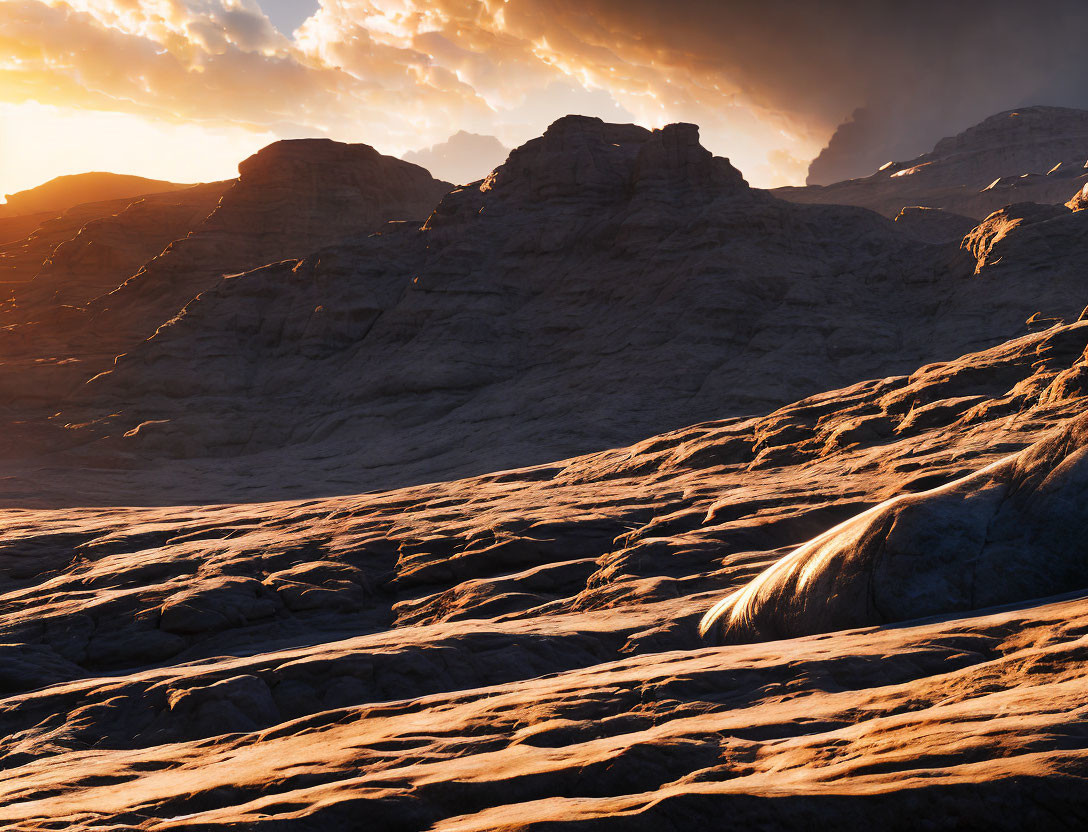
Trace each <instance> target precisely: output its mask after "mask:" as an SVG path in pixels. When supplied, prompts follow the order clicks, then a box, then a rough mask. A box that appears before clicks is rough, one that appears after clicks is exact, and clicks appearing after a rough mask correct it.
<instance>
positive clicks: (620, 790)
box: [0, 118, 1088, 832]
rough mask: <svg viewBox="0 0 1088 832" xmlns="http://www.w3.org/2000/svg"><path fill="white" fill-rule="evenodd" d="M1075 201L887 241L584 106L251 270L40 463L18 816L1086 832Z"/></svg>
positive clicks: (11, 765) (1081, 368) (6, 668)
mask: <svg viewBox="0 0 1088 832" xmlns="http://www.w3.org/2000/svg"><path fill="white" fill-rule="evenodd" d="M293 149H294V148H291V147H289V148H286V151H287V152H288V155H289V154H290V151H291V150H293ZM316 149H317V150H318V151H323V150H328V148H327V147H326V146H324V145H320V146H317V147H316ZM283 150H284V149H283V148H280V149H279V150H278V151H276V152H282V151H283ZM303 156H305V154H303ZM265 158H266V159H267V158H269V156H266V157H265ZM257 168H258V169H259V168H260V165H259V164H258V165H257ZM271 169H272V170H281V169H282V168H280V167H278V166H271ZM245 176H246V174H245V173H243V178H245ZM299 178H300V179H301V180H302V181H303V184H304V183H305V180H306V177H305V176H302V177H299ZM296 184H297V183H296ZM1074 190H1075V189H1073V188H1071V189H1070V191H1069V193H1068V194H1067V195H1066V196H1065V197H1064V199H1063V200H1061V201H1062V202H1065V201H1067V200H1068V204H1065V205H1062V204H1045V205H1040V204H1027V203H1015V204H1011V205H1007V206H1004V207H1001V208H1000V209H999V210H997V211H996V212H993V213H991V214H990V215H988V216H987V217H986V218H985V219H984V220H983V221H982V222H972V224H971V226H970V227H966V226H964V225H963V218H956V217H954V216H949V215H948V214H947V212H938V213H932V212H928V211H910V210H908V211H904V212H902V214H901V215H899V216H898V217H897V219H896V220H895V221H894V222H892V221H891V220H889V219H886V218H881V217H879V216H877V215H876V214H873V213H872V212H870V211H867V210H865V209H862V208H856V207H840V206H823V205H794V204H789V203H786V202H783V201H781V200H778V199H775V198H773V197H772V196H771V195H768V194H767V193H765V192H760V191H755V190H753V189H750V188H749V187H748V186H747V185H746V183H745V182H744V180H743V177H742V176H741V174H740V173H739V172H738V171H736V170H735V169H734V168H733V167H732V166H731V165H730V164H729V163H728V161H726V160H724V159H717V158H714V157H713V156H712V155H711V154H709V153H708V152H706V151H705V150H704V149H703V148H701V147H700V146H699V144H698V139H697V132H696V128H694V127H693V126H691V125H672V126H670V127H667V128H664V129H662V130H659V131H652V132H651V131H646V130H642V129H641V128H636V127H632V126H630V125H608V124H604V123H603V122H600V121H599V120H594V119H582V118H569V119H563V120H561V121H560V122H557V123H556V124H555V125H553V127H552V128H551V129H550V130H549V131H548V132H547V133H546V134H545V135H544V136H542V137H541V138H539V139H536V140H534V141H532V142H529V143H528V144H526V145H525V146H523V147H522V148H519V149H517V150H515V151H514V152H512V153H511V155H510V157H509V159H508V161H507V163H506V164H504V165H503V166H500V167H499V168H498V169H496V171H494V173H493V174H492V175H491V176H489V177H487V178H486V179H485V180H484V181H483V182H481V183H478V184H476V185H474V186H472V187H466V188H461V189H456V190H454V191H452V192H450V193H448V194H447V195H446V196H445V197H443V198H442V199H441V201H440V202H439V203H438V205H437V207H436V208H434V210H433V211H432V212H431V214H430V216H429V217H428V218H427V219H426V222H425V223H423V224H422V225H419V224H418V223H405V222H401V223H392V224H386V225H383V226H382V227H381V228H380V229H379V230H378V231H377V232H375V233H373V234H371V235H369V236H362V235H359V236H356V237H354V238H353V239H351V240H350V241H348V242H344V241H342V240H341V241H336V242H333V243H332V244H331V245H328V246H327V247H324V248H321V249H320V250H319V251H317V252H315V253H313V254H310V255H307V256H305V257H303V258H302V259H289V260H287V261H285V262H279V263H274V264H272V265H267V266H264V267H262V268H259V269H256V270H253V271H249V272H244V273H241V274H237V275H232V276H229V277H220V276H217V277H216V279H215V283H214V286H213V287H212V288H210V289H208V290H205V291H203V292H202V293H201V294H200V295H198V296H197V297H196V298H195V299H193V300H192V301H190V302H188V303H186V304H185V306H184V310H183V311H182V312H181V313H180V314H177V315H174V314H173V312H171V313H170V314H171V318H170V320H169V321H168V322H166V323H164V324H163V325H161V326H159V328H158V330H157V331H156V332H155V334H154V336H153V337H151V338H150V339H149V340H147V341H146V342H143V343H142V344H140V345H139V346H137V347H136V348H135V349H131V350H130V352H129V353H128V355H126V356H124V357H122V358H121V359H120V360H119V361H118V362H117V363H116V365H115V368H114V369H113V370H112V371H111V372H109V373H107V374H105V375H102V376H100V377H98V378H96V379H95V380H94V381H93V382H92V383H90V384H86V385H82V386H81V388H80V392H79V394H78V395H76V396H73V397H72V398H70V399H69V400H68V401H67V402H66V403H65V404H64V405H63V408H62V413H61V415H60V416H59V417H58V418H56V419H54V420H52V421H51V422H48V423H34V424H33V425H31V426H29V427H28V426H27V425H23V426H22V427H20V429H24V428H25V429H26V430H31V429H33V430H40V431H45V433H44V434H43V436H40V437H38V438H37V439H36V440H34V441H31V440H30V439H27V438H25V436H26V435H25V434H20V433H18V431H9V432H8V434H6V435H5V438H4V441H5V442H7V443H9V445H21V446H22V447H21V448H20V449H19V450H20V451H21V452H22V454H23V456H22V457H21V458H18V459H17V458H16V456H17V454H16V453H15V451H14V450H13V449H8V451H9V452H7V453H6V459H5V472H4V473H5V476H4V477H3V478H0V499H2V501H3V503H4V506H5V508H3V509H2V510H0V515H2V521H3V522H2V523H0V768H2V769H3V770H4V777H3V778H0V823H2V824H4V825H7V826H10V827H12V828H16V829H21V830H47V829H57V828H79V829H82V828H85V829H103V828H126V829H146V830H152V829H155V830H163V829H183V828H185V829H194V828H199V829H207V830H213V829H237V828H243V827H244V828H261V827H264V826H267V827H270V828H274V827H285V828H291V829H302V830H307V829H312V830H321V832H331V830H336V829H353V828H358V826H359V824H360V823H361V822H366V823H369V824H371V825H373V826H375V827H378V828H383V829H394V830H405V832H407V830H420V832H422V830H427V829H431V830H449V831H450V832H452V830H461V831H462V832H464V830H492V829H518V830H538V832H543V830H558V829H566V828H571V829H574V828H577V829H606V828H616V829H625V830H627V829H645V830H654V832H657V830H660V829H665V830H669V829H676V830H680V829H685V830H686V829H689V828H700V827H702V828H717V827H718V826H720V825H721V824H722V822H723V817H728V819H729V820H728V823H730V824H737V825H740V824H744V825H748V826H752V827H753V828H759V829H766V830H780V829H781V830H792V829H796V828H799V827H803V826H804V825H806V824H808V825H811V824H812V822H813V818H818V819H819V822H820V823H830V824H835V825H838V826H841V827H842V828H844V829H851V828H859V829H869V828H874V827H878V826H879V827H880V828H887V829H892V830H912V832H913V830H916V829H918V828H920V827H923V828H947V827H948V826H949V824H950V823H952V824H955V825H956V826H957V827H964V828H986V829H998V830H1005V829H1007V830H1014V829H1015V830H1020V829H1023V828H1047V829H1057V830H1062V829H1081V828H1083V826H1084V824H1085V822H1086V820H1088V798H1086V795H1088V790H1086V789H1085V782H1086V779H1088V744H1086V742H1085V731H1084V730H1083V723H1084V717H1085V714H1088V692H1086V689H1085V685H1084V677H1085V665H1086V661H1088V650H1086V648H1085V644H1084V634H1085V632H1088V588H1086V587H1088V573H1086V570H1085V557H1086V555H1088V552H1086V551H1085V549H1084V540H1083V535H1082V534H1080V531H1081V530H1082V527H1083V525H1084V521H1085V520H1086V519H1088V518H1085V517H1084V504H1085V496H1086V494H1085V489H1086V487H1088V485H1086V484H1088V478H1086V476H1085V474H1086V471H1085V464H1084V461H1085V458H1086V457H1085V454H1086V451H1085V438H1086V428H1085V415H1084V414H1085V410H1086V407H1088V320H1084V319H1083V318H1084V316H1083V315H1081V314H1080V313H1079V310H1080V309H1081V308H1083V306H1084V303H1085V298H1084V297H1083V296H1084V279H1083V271H1082V268H1081V264H1082V263H1083V261H1084V254H1085V252H1084V246H1085V240H1086V239H1088V235H1086V234H1085V233H1084V231H1085V229H1084V223H1085V222H1086V221H1088V212H1086V211H1083V210H1081V209H1082V207H1083V204H1084V203H1083V200H1082V199H1081V198H1080V196H1073V194H1074ZM290 192H291V188H286V187H285V188H283V189H282V190H280V189H278V188H275V187H273V188H270V189H269V190H268V191H266V192H265V193H264V195H263V196H261V197H260V198H256V197H255V198H254V200H253V203H252V204H251V205H250V206H248V207H245V209H244V210H240V211H239V213H238V214H235V215H233V216H236V217H241V218H242V219H241V220H239V221H238V222H237V224H232V219H231V217H232V214H231V212H230V210H229V206H228V210H226V211H225V212H224V215H223V216H222V217H221V218H220V220H218V222H220V223H222V225H221V226H220V228H222V229H223V230H224V234H223V236H222V237H221V238H215V236H214V235H213V236H212V237H211V238H209V240H208V242H207V245H208V249H207V252H208V253H209V254H208V256H209V257H210V256H211V254H210V253H213V252H214V251H215V250H216V249H215V246H218V245H221V244H222V245H224V246H225V245H227V242H226V241H228V240H230V239H232V237H231V235H234V236H233V239H235V240H236V241H237V242H238V245H239V246H240V247H244V245H245V241H246V240H247V239H249V238H248V237H246V235H247V234H259V233H261V229H260V227H256V228H251V229H250V230H249V231H247V230H246V228H247V225H246V222H245V221H244V220H245V218H246V217H247V216H248V217H253V216H256V215H257V213H256V212H258V211H259V210H261V209H262V208H263V207H264V206H266V205H269V204H273V205H275V204H280V205H284V206H289V205H290V204H292V203H291V198H290ZM232 193H234V194H235V197H239V196H244V193H240V192H239V190H238V188H237V187H235V189H233V190H232ZM303 193H304V194H305V193H306V192H305V189H303ZM1071 196H1073V198H1072V199H1070V197H1071ZM303 201H304V200H303ZM226 203H227V199H226V197H225V198H224V204H226ZM222 207H223V206H222V205H221V206H220V208H222ZM217 210H218V209H217ZM285 213H286V208H284V209H283V210H282V211H280V212H277V211H276V210H272V211H271V212H270V214H269V216H268V217H266V218H265V219H263V220H262V221H261V223H260V226H261V227H272V228H275V227H276V226H275V223H276V222H277V221H278V218H282V217H283V216H284V214H285ZM118 216H121V215H118ZM419 219H422V217H420V218H419ZM305 222H306V218H305V217H304V218H301V219H300V220H299V222H298V224H294V225H293V224H291V223H290V222H285V224H284V226H283V227H282V228H281V229H280V231H281V235H282V234H290V233H291V229H292V228H302V229H303V230H302V232H300V239H303V238H305V239H309V238H308V237H306V236H305V235H306V234H308V233H310V232H309V231H307V230H306V229H305V227H304V225H305ZM92 230H93V229H92ZM319 230H320V229H316V230H315V233H317V231H319ZM347 230H348V229H346V228H345V231H347ZM961 232H962V233H961ZM196 236H198V235H196V234H194V235H193V237H196ZM190 239H192V238H190ZM265 242H269V243H271V242H274V241H265ZM213 244H214V245H213ZM263 244H264V243H261V245H263ZM257 247H258V244H257V243H256V242H255V243H254V250H256V249H257ZM76 250H77V251H78V249H76ZM178 250H179V251H184V250H185V247H183V246H178ZM167 254H169V252H168V253H167ZM224 256H226V255H224ZM166 257H167V255H163V257H162V258H160V259H163V260H165V259H166ZM270 259H272V258H270ZM179 262H180V260H179ZM194 262H197V263H199V262H203V261H201V260H200V258H195V259H194ZM158 268H160V267H159V266H156V267H155V268H154V269H152V268H150V267H149V268H148V269H146V270H144V271H143V272H142V273H141V275H142V276H140V277H139V280H138V281H136V282H135V283H132V285H128V286H127V288H124V289H123V290H119V291H118V293H114V294H116V295H119V296H122V295H123V298H122V300H118V297H114V298H113V299H112V300H110V301H108V302H102V301H99V300H93V301H91V302H89V303H88V304H87V307H86V308H87V309H91V308H95V309H99V310H100V311H101V310H105V309H107V308H115V309H117V310H119V311H118V312H117V313H116V314H118V315H119V316H120V315H121V314H122V312H121V310H123V309H129V310H143V311H145V312H146V315H144V314H142V313H141V315H137V316H133V317H132V319H131V321H147V320H151V319H153V317H154V315H155V314H159V311H161V310H160V307H159V305H158V304H161V308H165V307H166V305H167V304H166V300H165V299H164V298H165V297H166V295H167V294H168V293H169V291H170V289H169V287H162V286H159V285H158V283H159V282H160V280H159V279H160V278H161V277H162V276H164V275H169V274H172V273H173V272H171V271H169V270H167V269H165V268H163V270H162V271H161V272H160V271H156V270H155V269H158ZM179 273H180V272H179ZM72 274H73V275H76V274H78V270H77V269H73V271H72ZM130 283H131V282H130ZM179 293H180V292H179ZM107 297H109V296H107ZM110 304H116V306H114V307H110ZM125 304H131V305H130V306H125ZM175 311H176V310H175ZM1078 317H1079V318H1080V320H1077V319H1078ZM89 319H90V320H95V318H94V317H91V318H89ZM121 319H122V318H120V317H119V320H121ZM102 320H105V318H103V319H102ZM131 321H130V322H129V323H127V324H126V325H127V326H133V327H136V324H135V323H132V322H131ZM139 325H141V326H142V323H141V324H139ZM133 331H135V330H133ZM83 333H84V336H83V337H87V338H91V336H92V335H93V330H90V329H88V330H83ZM832 380H833V381H832ZM836 385H841V386H837V387H836ZM829 388H834V389H829ZM12 400H13V401H18V398H17V397H16V398H13V399H12ZM51 412H52V411H51ZM703 414H706V418H704V415H703ZM700 419H702V421H700ZM27 424H29V423H27ZM670 427H671V428H673V429H668V430H666V428H670ZM624 437H628V438H624ZM35 442H37V444H35ZM65 443H68V444H69V447H68V448H67V449H66V450H61V449H62V448H63V446H64V445H65ZM608 445H612V447H605V446H608ZM41 448H47V449H48V450H47V452H44V453H43V452H42V451H41V450H40V449H41ZM602 448H604V449H602ZM564 449H568V451H567V452H566V456H565V457H564V453H565V452H564ZM570 449H575V450H579V451H581V450H587V449H592V450H593V452H592V453H581V454H578V455H571V454H572V453H573V451H572V450H570ZM533 454H539V457H536V458H534V456H533ZM527 463H539V464H527ZM473 466H477V468H476V469H475V475H473V476H470V477H468V478H465V477H464V475H465V474H468V473H472V472H473ZM503 468H505V470H500V469H503ZM397 477H401V478H402V480H401V482H405V481H407V482H411V483H414V484H412V485H408V486H406V487H400V488H395V489H392V490H390V489H388V488H385V489H384V490H376V491H373V492H371V493H360V492H361V491H363V486H362V485H361V483H371V484H374V485H378V484H385V485H388V484H390V483H395V482H397V479H396V478H397ZM715 604H717V605H718V606H717V607H716V608H715V606H714V605H715ZM708 610H716V611H714V612H711V614H710V616H709V617H707V618H704V616H705V614H706V613H707V611H708ZM701 622H702V625H703V626H702V632H700V624H701ZM753 641H754V642H758V643H755V644H750V643H747V642H753ZM715 642H725V643H724V644H716V643H715Z"/></svg>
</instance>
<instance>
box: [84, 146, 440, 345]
mask: <svg viewBox="0 0 1088 832" xmlns="http://www.w3.org/2000/svg"><path fill="white" fill-rule="evenodd" d="M238 172H239V177H238V181H237V182H236V183H235V184H234V185H233V186H232V187H231V188H230V190H228V191H227V192H226V193H225V194H224V195H223V198H222V200H221V201H220V203H219V205H218V206H217V207H216V208H215V210H214V211H213V212H212V213H211V214H210V215H209V216H208V218H207V219H206V220H205V221H204V222H203V223H201V224H200V225H199V226H197V227H196V228H195V229H194V230H193V231H192V232H191V233H190V234H188V235H187V236H186V237H184V238H183V239H179V240H177V241H176V242H175V243H173V244H172V245H171V246H169V247H168V248H167V249H166V250H165V251H163V252H162V254H161V255H160V256H159V257H156V258H155V259H154V260H152V261H150V262H149V263H147V265H146V266H144V268H143V269H141V270H140V271H139V272H138V273H137V274H136V275H134V276H133V277H132V278H130V279H129V280H127V281H125V283H124V284H123V285H121V286H120V287H118V289H117V290H116V291H114V292H111V293H110V294H108V295H103V296H102V297H100V298H97V299H96V300H95V301H94V302H93V303H92V304H90V305H89V312H90V314H91V316H92V317H93V319H94V320H93V326H94V327H95V330H96V332H97V333H98V334H99V335H100V336H106V337H109V334H111V333H112V334H114V336H116V333H117V332H118V331H120V332H123V333H125V335H126V337H128V338H137V337H140V338H143V337H147V336H149V335H150V334H151V333H153V332H154V331H155V328H156V327H158V326H159V325H160V324H161V323H163V322H164V321H166V320H169V318H170V317H171V316H172V315H173V314H175V313H176V312H177V311H178V310H179V309H180V308H181V307H182V306H183V305H184V304H185V303H186V301H188V300H189V299H190V298H192V297H193V296H195V295H196V294H198V293H199V292H201V291H203V290H205V289H208V288H211V287H212V286H214V285H215V284H216V283H217V282H218V280H219V278H220V277H221V276H222V275H223V274H227V273H232V272H241V271H244V270H246V269H251V268H254V267H256V266H259V265H262V264H264V263H273V262H276V261H278V260H283V259H285V258H288V257H292V256H294V257H299V256H302V255H304V254H306V253H309V252H311V251H315V250H316V249H319V248H321V247H323V246H326V245H329V244H331V243H333V242H337V241H340V240H343V239H345V238H348V237H354V236H359V235H366V234H369V233H370V232H372V231H374V230H375V229H376V228H378V227H379V226H381V225H383V224H384V223H386V222H389V221H390V220H408V221H411V220H416V221H419V222H422V220H423V219H425V218H426V216H427V215H428V214H429V213H430V211H431V210H432V208H433V207H434V205H435V204H436V203H437V201H438V200H439V199H441V197H442V195H443V194H445V193H446V192H447V191H448V190H449V189H450V187H451V186H450V185H449V184H448V183H446V182H439V181H437V180H435V179H433V178H432V177H431V175H430V174H429V173H428V172H427V171H425V170H424V169H423V168H421V167H418V166H417V165H412V164H409V163H408V162H402V161H401V160H399V159H394V158H393V157H390V156H382V155H381V154H380V153H378V152H377V151H376V150H374V148H372V147H369V146H368V145H364V144H343V143H341V142H334V141H330V140H328V139H295V140H286V141H279V142H275V143H273V144H270V145H269V146H268V147H265V148H263V149H262V150H260V151H259V152H257V153H256V154H254V155H253V156H251V157H249V158H248V159H246V160H244V161H243V162H241V163H240V164H239V165H238Z"/></svg>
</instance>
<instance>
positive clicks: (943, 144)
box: [774, 107, 1088, 219]
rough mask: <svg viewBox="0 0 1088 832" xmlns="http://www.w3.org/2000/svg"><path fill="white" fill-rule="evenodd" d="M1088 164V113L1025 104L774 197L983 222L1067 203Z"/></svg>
mask: <svg viewBox="0 0 1088 832" xmlns="http://www.w3.org/2000/svg"><path fill="white" fill-rule="evenodd" d="M1086 163H1088V111H1084V110H1073V109H1068V108H1063V107H1025V108H1022V109H1019V110H1010V111H1008V112H1005V113H998V114H997V115H994V116H991V117H990V118H988V119H986V120H985V121H982V122H980V123H979V124H977V125H975V126H974V127H971V128H969V129H968V130H965V131H964V132H962V133H960V134H958V135H956V136H951V137H949V138H945V139H942V140H941V141H939V142H937V144H936V145H935V146H934V148H933V150H932V151H930V152H929V153H925V154H923V155H921V156H919V157H918V158H916V159H911V160H909V161H903V162H889V163H888V164H887V165H885V166H883V167H882V168H881V169H880V170H879V171H878V172H876V173H874V174H873V175H871V176H868V177H865V178H862V179H850V180H846V181H843V182H838V183H835V184H831V185H824V186H820V185H811V186H808V187H805V188H778V189H776V190H775V192H774V193H775V194H776V195H777V196H779V197H781V198H782V199H788V200H791V201H795V202H805V203H811V202H821V203H835V204H840V205H861V206H864V207H866V208H872V209H873V210H874V211H878V212H880V213H882V214H884V215H885V216H889V217H894V216H896V214H898V213H899V211H900V210H901V209H903V208H904V207H907V206H914V205H920V206H926V207H929V208H944V209H946V210H948V211H952V212H954V213H958V214H964V215H967V216H970V217H974V218H975V219H982V218H983V217H985V216H986V215H987V214H989V213H990V212H992V211H995V210H997V209H999V208H1001V207H1002V206H1003V205H1007V204H1009V203H1012V202H1028V201H1031V202H1041V203H1044V202H1045V203H1064V202H1065V201H1066V200H1067V199H1069V194H1070V193H1072V192H1074V191H1075V190H1076V189H1077V188H1079V187H1081V186H1082V185H1083V184H1084V182H1085V179H1088V170H1086V169H1085V165H1086Z"/></svg>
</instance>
